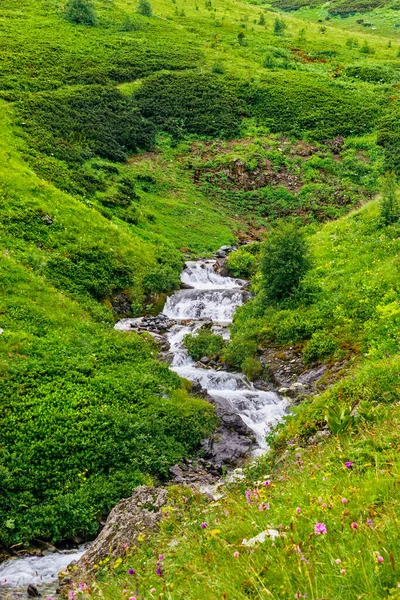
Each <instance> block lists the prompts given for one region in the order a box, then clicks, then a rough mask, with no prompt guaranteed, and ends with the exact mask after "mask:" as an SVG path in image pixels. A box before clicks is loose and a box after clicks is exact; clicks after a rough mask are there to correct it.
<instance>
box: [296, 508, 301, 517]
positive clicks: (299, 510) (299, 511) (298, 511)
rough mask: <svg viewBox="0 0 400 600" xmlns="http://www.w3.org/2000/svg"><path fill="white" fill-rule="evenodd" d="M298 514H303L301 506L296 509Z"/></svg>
mask: <svg viewBox="0 0 400 600" xmlns="http://www.w3.org/2000/svg"><path fill="white" fill-rule="evenodd" d="M296 512H297V514H298V515H299V514H300V513H301V508H300V506H298V507H297V508H296Z"/></svg>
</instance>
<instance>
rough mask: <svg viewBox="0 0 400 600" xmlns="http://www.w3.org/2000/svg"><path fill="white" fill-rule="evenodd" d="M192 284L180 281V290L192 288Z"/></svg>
mask: <svg viewBox="0 0 400 600" xmlns="http://www.w3.org/2000/svg"><path fill="white" fill-rule="evenodd" d="M194 289H195V288H194V285H189V284H188V283H184V282H182V283H181V290H194Z"/></svg>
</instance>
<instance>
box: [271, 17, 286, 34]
mask: <svg viewBox="0 0 400 600" xmlns="http://www.w3.org/2000/svg"><path fill="white" fill-rule="evenodd" d="M286 27H287V25H286V21H285V20H284V19H280V18H279V17H276V19H275V21H274V34H275V35H283V34H284V33H285V30H286Z"/></svg>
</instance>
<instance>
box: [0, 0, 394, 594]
mask: <svg viewBox="0 0 400 600" xmlns="http://www.w3.org/2000/svg"><path fill="white" fill-rule="evenodd" d="M68 6H69V3H66V5H65V6H64V4H60V3H58V2H53V0H51V1H50V2H49V1H46V2H45V1H44V0H43V1H37V0H23V1H22V2H20V1H19V2H17V1H16V0H5V1H4V2H2V5H1V7H0V24H1V27H2V38H1V42H0V58H1V69H0V97H1V116H0V119H1V132H2V135H1V137H0V156H1V160H0V172H1V184H0V194H1V200H2V201H1V204H0V213H1V219H0V223H1V225H0V245H1V251H2V264H3V267H2V269H3V270H4V276H3V279H2V283H3V286H2V294H1V298H0V299H1V302H2V308H1V313H0V327H1V328H2V329H4V333H3V334H1V336H0V346H1V348H0V351H1V357H2V358H1V364H2V377H1V380H0V389H1V406H2V411H1V413H0V419H1V431H2V434H1V440H0V447H1V459H0V468H1V469H2V472H3V473H4V476H3V478H2V481H3V482H4V483H2V484H1V485H2V486H3V488H4V489H2V491H3V494H2V496H1V500H0V543H1V544H2V545H3V546H9V545H10V544H13V543H19V542H21V541H22V542H23V543H26V544H27V543H29V542H30V541H33V540H34V539H36V538H39V539H43V538H45V539H50V540H53V541H59V540H61V539H65V538H70V537H72V536H81V537H84V536H85V535H93V534H94V533H95V532H96V530H97V524H98V521H99V520H100V519H101V518H103V517H104V515H105V514H106V513H107V511H108V510H109V508H110V507H111V506H112V504H113V503H115V502H116V501H117V500H118V499H119V498H120V497H122V496H124V495H127V494H129V493H130V491H131V490H132V489H133V487H134V486H135V485H137V484H138V483H139V482H143V481H147V480H149V479H151V480H153V479H157V478H161V479H162V478H164V477H165V476H166V474H167V472H168V467H169V466H170V465H171V464H173V463H174V462H175V461H176V460H178V459H179V458H180V457H181V456H183V455H187V454H189V453H190V452H191V451H192V450H193V449H194V447H195V446H196V444H197V443H198V441H199V439H200V438H201V437H202V436H204V435H205V433H206V432H207V431H209V430H210V428H212V426H213V424H214V423H215V420H214V417H213V415H212V414H211V413H210V409H209V406H208V405H206V404H204V403H203V402H199V401H198V400H195V399H190V398H189V396H188V395H187V393H186V391H185V389H184V387H183V383H182V382H180V380H179V379H177V377H176V376H175V375H173V374H171V373H170V372H169V371H168V370H167V368H166V367H165V365H162V364H160V363H159V362H158V361H157V359H156V351H155V348H154V347H153V346H152V345H151V344H150V343H149V342H147V341H144V340H143V339H140V338H138V337H137V336H135V335H125V334H121V333H116V332H113V331H112V326H113V323H114V322H115V320H116V319H117V318H119V317H120V316H136V315H139V314H141V313H142V312H143V311H144V310H146V309H151V306H150V305H151V304H152V303H153V302H157V301H160V300H162V298H163V294H165V293H168V292H169V291H171V290H173V289H174V288H175V287H176V286H177V285H178V284H179V272H180V270H181V268H182V264H183V257H184V255H185V254H187V253H188V252H190V253H191V254H192V255H193V256H199V255H204V254H206V255H208V254H210V253H211V252H212V251H213V250H214V249H216V248H218V246H220V245H221V244H224V243H231V242H233V241H234V240H235V238H236V237H243V238H246V237H254V238H255V239H260V238H261V237H262V235H263V231H264V230H265V229H266V228H268V227H270V226H271V224H275V223H276V221H277V220H279V219H282V218H285V219H287V218H288V219H292V218H295V219H296V221H297V222H299V223H304V224H306V225H307V227H308V232H309V233H310V234H312V233H315V232H317V231H318V228H319V227H320V223H322V222H325V221H327V220H330V219H334V218H339V217H342V218H343V217H344V216H345V215H346V214H348V212H349V211H350V210H352V209H354V208H357V207H360V206H362V205H364V204H365V203H366V202H367V201H369V200H370V199H371V198H372V197H373V196H374V195H375V194H376V193H377V191H378V187H379V186H378V178H379V176H380V175H381V174H382V173H383V172H384V171H385V170H386V169H388V168H390V169H394V170H396V171H397V172H399V171H400V167H399V165H400V158H399V156H400V154H399V145H398V138H399V128H398V122H399V120H398V118H397V116H398V113H399V86H398V82H399V78H400V67H399V60H398V46H399V44H398V42H397V37H396V35H397V34H396V31H397V29H396V28H395V27H394V25H393V27H392V28H391V29H390V27H389V25H388V24H387V23H389V22H391V21H390V18H391V17H390V15H392V14H393V13H392V12H391V11H392V9H391V8H390V7H389V6H383V7H380V8H379V10H380V11H384V12H385V15H386V17H385V18H387V21H385V23H386V24H385V25H384V26H383V25H382V28H379V29H378V28H377V29H376V30H372V27H371V28H368V27H365V28H362V27H361V26H360V27H358V26H357V27H358V29H360V28H361V29H362V30H360V31H359V30H358V29H357V28H356V29H354V28H352V27H350V26H349V27H347V25H346V27H341V26H340V27H339V25H338V17H335V18H333V17H332V20H331V21H326V20H325V19H324V20H323V22H322V24H321V23H320V22H319V20H320V18H319V14H317V12H315V10H324V11H325V8H321V9H319V7H317V9H308V8H307V9H304V10H303V9H302V11H303V12H304V14H303V12H302V11H300V12H299V13H298V12H295V13H293V12H290V13H282V12H279V9H278V8H276V6H275V7H272V6H270V5H258V4H249V3H245V2H243V1H238V0H215V1H212V2H210V1H207V2H205V3H197V2H195V0H185V1H181V0H175V1H173V0H155V1H154V2H152V12H153V16H143V15H139V14H138V13H137V5H136V2H132V1H131V0H129V1H128V0H113V1H111V2H108V1H105V0H96V1H95V2H94V3H93V10H94V17H93V19H92V23H91V24H86V25H85V24H80V23H77V22H76V20H75V21H74V19H72V18H71V17H70V15H69V13H68ZM376 10H378V8H377V9H376ZM313 11H314V12H313ZM351 19H353V17H350V18H349V20H348V21H346V23H351V22H352V21H351ZM358 25H360V24H358ZM389 42H390V43H389ZM374 210H375V209H374V208H373V206H372V207H371V208H367V209H365V212H363V211H362V212H361V213H356V214H360V215H361V216H360V217H356V216H351V217H349V218H348V220H347V219H346V218H345V219H344V220H343V221H341V222H340V224H339V225H336V224H335V225H328V226H326V228H325V229H324V230H323V232H324V233H321V234H317V233H315V236H316V237H315V238H313V239H315V240H316V242H315V245H316V252H315V253H316V256H317V257H318V261H320V262H318V264H319V267H316V270H314V271H313V272H312V274H311V275H310V277H312V278H313V282H314V283H315V284H316V285H317V286H318V285H320V287H321V290H323V291H322V292H321V293H320V295H319V296H318V298H317V299H316V300H315V301H313V302H312V303H311V304H310V305H307V306H306V307H304V306H302V305H301V306H300V305H299V306H297V307H292V306H290V307H287V309H285V310H286V312H285V311H283V312H284V314H282V311H281V310H277V309H275V308H274V309H268V310H267V311H266V312H265V311H264V308H263V307H261V309H260V307H259V306H258V304H257V299H256V300H255V301H254V303H251V304H250V305H249V306H248V307H246V308H245V309H243V312H241V313H240V314H239V316H238V320H237V324H236V325H235V330H234V338H233V342H232V343H233V344H234V345H236V346H235V347H237V349H238V353H237V354H238V356H243V360H244V359H245V358H249V357H250V358H252V356H250V355H251V354H252V352H253V351H254V343H255V342H256V346H257V344H259V345H260V346H261V347H262V346H263V345H267V344H270V343H271V342H272V343H278V344H289V343H293V344H299V345H300V346H301V349H302V348H303V347H304V349H305V351H306V350H307V348H308V352H309V354H310V353H311V355H312V356H313V359H314V360H320V359H329V358H330V357H331V356H334V355H335V353H338V356H340V357H342V356H343V359H346V360H348V361H349V363H351V361H354V363H355V364H358V363H360V364H361V355H362V354H363V353H364V354H368V355H370V354H371V356H372V357H373V359H374V360H375V359H376V360H378V359H381V358H384V356H385V355H386V354H389V355H390V356H392V355H394V354H395V353H396V352H397V350H396V348H397V346H396V344H397V338H396V337H395V334H394V333H393V334H391V337H389V338H388V339H386V336H385V334H384V331H385V330H384V328H383V329H380V327H381V325H382V323H381V320H380V319H378V318H377V317H376V315H377V314H378V313H379V310H382V311H383V312H382V314H383V316H384V317H383V318H384V319H386V318H387V319H388V320H389V321H390V323H389V325H388V326H389V327H393V328H395V327H396V324H393V323H396V314H397V313H396V310H395V302H396V293H397V292H396V290H397V288H396V285H397V283H396V281H397V280H396V275H395V272H394V271H393V264H394V263H395V259H394V258H393V256H394V254H393V253H394V252H395V247H396V237H395V236H396V232H395V229H393V239H392V241H390V240H389V239H386V237H385V236H387V235H388V232H389V231H392V230H388V232H386V233H382V232H379V231H378V230H375V229H374V216H373V215H374ZM329 227H332V228H333V229H334V228H335V227H338V228H339V231H340V232H342V233H341V234H339V233H338V234H336V233H335V234H332V236H333V235H337V236H339V238H340V235H341V236H342V237H343V239H345V240H347V241H346V243H345V242H343V243H345V246H343V249H342V250H341V252H342V254H343V257H342V258H341V259H340V260H342V261H344V260H345V258H344V257H345V256H347V254H346V253H349V252H350V250H351V253H352V254H351V255H352V261H351V262H348V261H347V262H343V263H341V262H338V263H336V262H334V263H333V264H332V266H331V267H324V266H323V265H325V263H329V261H332V260H335V261H336V258H335V259H332V258H329V257H330V256H331V253H332V252H333V251H332V250H331V249H330V246H329V244H330V241H328V240H330V238H329V235H330V234H329V232H330V231H331V230H330V229H329ZM393 227H394V228H395V226H393ZM318 235H320V236H321V237H318ZM351 236H353V237H351ZM357 236H361V238H362V241H363V242H364V241H366V246H367V247H368V248H369V245H370V244H371V253H370V254H368V256H370V262H371V264H369V263H368V265H366V264H365V262H364V261H365V260H367V259H366V256H365V255H364V252H363V250H364V248H363V246H362V245H361V242H360V239H359V237H357ZM382 236H383V241H382V240H381V237H382ZM322 239H324V240H326V241H325V242H324V243H322V242H320V241H319V240H322ZM335 239H336V238H335ZM374 240H375V241H374ZM324 244H325V246H324ZM373 244H375V246H373ZM377 249H378V250H379V252H382V253H383V254H382V265H381V268H379V269H378V267H377V265H376V264H375V263H374V262H373V260H378V258H377V257H378V255H379V252H378V250H377ZM372 253H373V254H374V256H373V258H372ZM325 254H326V255H328V258H327V257H326V256H325ZM375 255H376V256H375ZM390 257H392V258H391V259H390ZM384 260H387V261H389V262H388V263H387V264H386V263H384ZM390 261H392V262H390ZM392 263H393V264H392ZM357 265H358V266H357ZM253 266H254V267H256V261H253ZM366 267H368V269H369V270H370V271H371V281H372V280H373V281H374V282H375V281H376V282H377V283H376V286H375V287H374V285H373V284H372V283H371V284H369V285H364V280H363V277H365V269H366ZM328 269H329V270H328ZM256 281H257V278H255V285H256ZM323 286H325V288H324V287H323ZM255 289H256V288H255ZM325 290H326V293H325ZM346 294H347V295H346ZM364 296H366V297H368V298H369V299H370V300H369V301H368V302H369V304H368V303H367V302H364V300H363V298H364ZM349 297H351V298H352V299H353V298H354V303H353V300H352V301H351V303H349ZM335 303H337V306H336V304H335ZM367 304H368V305H367ZM366 305H367V306H366ZM380 306H381V307H382V309H380V308H379V310H378V307H380ZM337 307H341V308H340V310H339V308H337ZM350 307H352V308H350ZM268 311H269V312H268ZM379 314H380V313H379ZM291 320H292V321H293V322H294V325H291V324H290V322H291ZM365 321H366V322H367V323H369V325H368V327H367V326H365V327H364V322H365ZM392 321H393V323H392ZM300 324H303V325H304V327H303V328H301V327H300ZM382 327H383V325H382ZM285 328H286V329H285ZM391 331H392V330H391ZM393 331H394V329H393ZM325 333H327V335H328V336H329V340H331V341H330V345H329V344H328V346H329V349H330V351H332V353H331V355H330V354H329V353H328V354H326V351H325V350H326V349H324V348H322V350H321V336H324V335H325ZM285 336H286V337H285ZM318 336H319V337H318ZM318 340H319V341H318ZM249 342H250V344H249ZM318 344H319V345H318ZM322 346H323V344H322ZM241 348H244V349H243V352H242V350H241ZM310 348H311V349H310ZM239 350H240V353H239ZM235 352H236V350H234V353H235ZM312 353H314V354H312ZM354 357H355V358H354ZM371 360H372V359H371ZM351 364H352V363H351ZM377 364H378V363H377ZM239 366H240V365H239ZM362 368H364V367H362ZM377 368H378V367H377ZM362 372H364V371H362ZM360 373H361V371H360ZM360 377H361V375H360ZM357 381H358V380H357ZM377 381H380V379H379V378H377ZM379 385H382V390H385V389H386V388H385V385H389V384H385V383H384V382H382V384H379ZM390 385H392V384H390ZM379 389H381V388H379ZM390 389H392V388H390ZM332 393H333V392H332ZM346 394H347V392H346ZM332 398H334V396H332ZM332 401H333V400H332ZM321 402H322V403H323V402H325V400H322V401H321ZM305 406H308V405H305ZM316 406H317V405H316ZM318 406H319V405H318ZM321 406H322V404H321ZM304 410H305V411H307V410H311V409H308V408H305V409H304ZM312 410H314V409H312ZM321 410H322V409H319V408H318V410H317V409H316V413H315V415H314V413H313V415H314V416H313V419H314V421H315V423H317V424H318V423H319V421H318V419H321ZM318 411H319V412H318ZM305 414H306V413H305ZM307 414H308V413H307ZM299 419H300V420H299V421H296V423H297V422H298V423H299V425H298V427H299V428H301V427H302V426H303V425H302V423H303V421H302V420H301V418H300V417H299ZM314 421H312V422H313V423H314ZM293 422H294V421H293ZM294 426H295V425H293V427H294ZM314 428H315V427H314ZM312 429H313V427H312V426H310V431H311V430H312ZM282 435H284V434H283V433H282ZM54 465H56V468H54ZM182 593H183V592H182ZM212 593H214V592H212ZM218 593H219V592H218ZM210 597H212V596H210ZM238 597H240V596H238Z"/></svg>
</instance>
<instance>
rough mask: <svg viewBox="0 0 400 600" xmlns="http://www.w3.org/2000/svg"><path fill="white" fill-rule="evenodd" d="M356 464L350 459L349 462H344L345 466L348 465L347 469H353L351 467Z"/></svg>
mask: <svg viewBox="0 0 400 600" xmlns="http://www.w3.org/2000/svg"><path fill="white" fill-rule="evenodd" d="M353 465H354V463H353V462H352V461H351V460H348V461H347V462H345V463H344V466H345V467H346V469H351V467H352V466H353Z"/></svg>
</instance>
